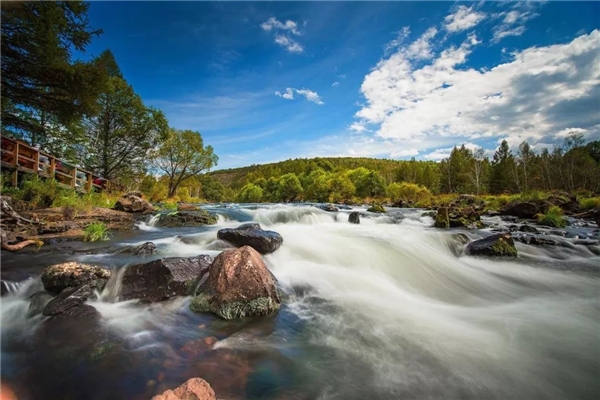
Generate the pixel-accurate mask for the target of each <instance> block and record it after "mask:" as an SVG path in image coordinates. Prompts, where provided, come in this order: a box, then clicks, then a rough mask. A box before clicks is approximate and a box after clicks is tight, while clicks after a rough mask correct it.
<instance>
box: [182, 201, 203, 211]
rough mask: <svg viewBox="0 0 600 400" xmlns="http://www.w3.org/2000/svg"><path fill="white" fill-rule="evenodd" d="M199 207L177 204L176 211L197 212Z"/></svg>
mask: <svg viewBox="0 0 600 400" xmlns="http://www.w3.org/2000/svg"><path fill="white" fill-rule="evenodd" d="M199 210H200V207H198V206H197V205H195V204H189V203H177V211H199Z"/></svg>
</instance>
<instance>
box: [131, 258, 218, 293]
mask: <svg viewBox="0 0 600 400" xmlns="http://www.w3.org/2000/svg"><path fill="white" fill-rule="evenodd" d="M211 262H212V258H211V257H210V256H207V255H201V256H199V257H189V258H186V257H169V258H162V259H160V260H154V261H150V262H148V263H145V264H137V265H130V266H129V267H127V270H126V271H125V272H124V273H123V280H122V283H121V293H120V294H119V296H120V298H121V299H123V300H132V299H139V300H142V301H146V302H155V301H162V300H166V299H169V298H171V297H174V296H187V295H190V294H192V293H193V292H194V289H195V288H196V284H197V283H198V281H199V279H200V278H201V277H202V275H204V274H205V273H206V272H207V271H208V268H209V266H210V263H211Z"/></svg>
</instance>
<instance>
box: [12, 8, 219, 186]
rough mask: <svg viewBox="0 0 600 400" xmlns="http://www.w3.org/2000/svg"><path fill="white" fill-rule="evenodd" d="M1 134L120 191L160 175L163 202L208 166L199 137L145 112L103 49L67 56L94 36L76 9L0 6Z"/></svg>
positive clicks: (209, 156)
mask: <svg viewBox="0 0 600 400" xmlns="http://www.w3.org/2000/svg"><path fill="white" fill-rule="evenodd" d="M1 9H2V21H1V26H2V41H1V58H2V77H1V82H2V104H1V105H2V112H1V116H0V127H1V129H2V134H3V135H6V136H10V137H14V138H17V139H20V140H22V141H25V142H27V143H28V144H30V145H31V146H33V147H37V148H39V149H41V150H43V151H46V152H48V153H50V154H52V155H54V156H56V157H58V158H60V159H62V160H64V161H66V162H68V163H71V164H73V165H77V166H79V167H83V168H85V169H87V170H89V171H91V172H93V173H96V174H98V175H100V176H102V177H104V178H106V179H109V180H112V181H116V182H118V183H120V184H122V185H123V186H125V187H126V188H135V187H137V186H139V185H140V184H141V183H142V182H143V180H144V178H148V174H150V177H153V176H154V175H158V174H164V175H165V176H166V179H165V183H164V184H165V186H166V192H167V193H166V196H171V197H172V196H174V195H175V194H176V193H177V189H178V188H179V187H180V186H181V185H182V184H184V183H185V182H186V181H188V180H189V179H191V178H193V177H195V176H197V175H199V174H200V173H201V172H203V171H205V170H208V169H210V168H212V167H214V166H215V165H216V164H217V161H218V157H217V156H216V155H215V154H214V150H213V148H212V147H211V146H205V145H204V143H203V140H202V136H201V135H200V133H199V132H194V131H182V130H177V129H174V128H171V127H169V124H168V121H167V118H166V117H165V115H164V113H163V112H162V111H160V110H158V109H156V108H153V107H149V106H147V105H146V104H144V102H143V100H142V98H141V97H140V96H139V95H138V94H137V93H136V92H135V91H134V89H133V87H132V86H131V85H130V84H129V83H128V82H127V80H126V79H125V78H124V76H123V74H122V73H121V70H120V68H119V66H118V64H117V62H116V60H115V57H114V56H113V54H112V52H111V51H110V50H106V51H104V52H102V53H101V54H99V55H98V56H96V57H93V58H92V59H91V60H89V61H82V60H76V59H75V57H74V52H80V53H83V52H85V49H86V47H87V46H88V45H89V44H90V43H91V41H92V40H93V38H94V37H97V36H98V35H100V34H101V33H102V31H101V30H98V29H93V28H92V27H90V23H89V20H88V16H87V14H88V9H89V4H88V3H86V2H83V1H57V2H41V1H36V2H33V1H32V2H2V3H1Z"/></svg>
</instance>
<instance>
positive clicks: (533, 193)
mask: <svg viewBox="0 0 600 400" xmlns="http://www.w3.org/2000/svg"><path fill="white" fill-rule="evenodd" d="M547 198H548V195H547V194H546V193H544V192H540V191H539V190H530V191H528V192H525V193H521V195H520V196H519V200H521V201H537V200H545V199H547Z"/></svg>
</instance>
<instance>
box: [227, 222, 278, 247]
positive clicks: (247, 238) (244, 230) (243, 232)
mask: <svg viewBox="0 0 600 400" xmlns="http://www.w3.org/2000/svg"><path fill="white" fill-rule="evenodd" d="M217 237H218V238H219V239H221V240H226V241H227V242H229V243H231V244H233V245H235V246H237V247H240V246H250V247H252V248H253V249H254V250H256V251H258V252H259V253H260V254H268V253H272V252H274V251H275V250H277V249H278V248H279V246H281V244H282V243H283V238H282V237H281V235H280V234H279V233H277V232H273V231H265V230H263V229H262V228H261V227H260V225H259V224H257V223H248V224H243V225H240V226H238V227H237V228H234V229H231V228H226V229H221V230H219V232H217Z"/></svg>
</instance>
